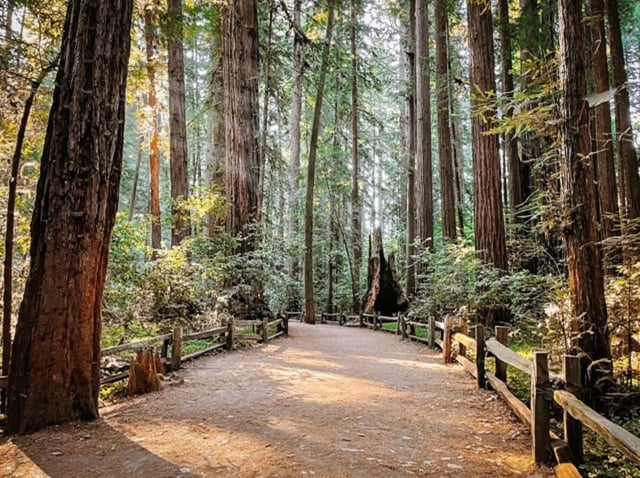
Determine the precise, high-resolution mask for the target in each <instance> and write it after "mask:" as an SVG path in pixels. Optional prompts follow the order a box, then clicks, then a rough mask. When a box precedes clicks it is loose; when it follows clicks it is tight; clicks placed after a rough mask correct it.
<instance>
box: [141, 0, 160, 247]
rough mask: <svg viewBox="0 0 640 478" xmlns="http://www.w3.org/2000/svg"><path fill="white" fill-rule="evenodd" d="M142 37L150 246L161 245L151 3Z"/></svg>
mask: <svg viewBox="0 0 640 478" xmlns="http://www.w3.org/2000/svg"><path fill="white" fill-rule="evenodd" d="M144 38H145V47H146V50H147V51H146V56H147V65H146V67H147V81H148V85H147V105H149V109H150V110H151V137H150V138H149V213H150V214H151V247H152V248H153V249H160V247H162V225H161V224H160V146H159V141H160V134H159V132H158V121H159V118H158V116H159V115H158V105H157V98H156V84H155V83H156V59H155V48H156V46H155V43H156V33H155V11H154V5H153V3H152V4H150V5H146V6H145V10H144Z"/></svg>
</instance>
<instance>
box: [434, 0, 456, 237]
mask: <svg viewBox="0 0 640 478" xmlns="http://www.w3.org/2000/svg"><path fill="white" fill-rule="evenodd" d="M434 8H435V36H436V38H435V40H436V97H437V110H438V160H439V164H440V198H441V199H440V206H441V209H440V210H441V214H442V236H443V239H444V240H445V242H446V241H449V242H455V241H456V211H455V203H456V199H455V184H454V169H453V158H452V155H451V126H450V125H451V118H450V115H449V75H448V64H449V60H448V56H449V55H448V52H447V48H448V46H447V1H446V0H436V1H435V6H434Z"/></svg>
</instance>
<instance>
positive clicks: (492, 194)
mask: <svg viewBox="0 0 640 478" xmlns="http://www.w3.org/2000/svg"><path fill="white" fill-rule="evenodd" d="M467 10H468V18H469V21H468V25H469V60H470V61H469V63H470V82H471V95H472V96H471V114H472V123H471V131H472V148H473V177H474V185H473V191H474V218H475V247H476V250H477V251H478V253H479V254H480V257H481V258H482V260H483V261H484V262H486V263H488V264H492V265H493V266H495V267H497V268H499V269H506V268H507V251H506V241H505V229H504V221H503V214H502V197H501V183H500V155H499V145H498V136H497V135H496V134H494V133H491V132H490V130H491V128H493V126H494V125H495V122H496V106H495V104H492V102H493V99H492V97H491V96H492V94H493V93H494V92H495V90H496V82H495V73H494V66H495V60H494V52H493V21H492V17H491V8H490V7H489V6H488V5H487V4H486V3H485V2H478V1H476V0H469V1H468V2H467Z"/></svg>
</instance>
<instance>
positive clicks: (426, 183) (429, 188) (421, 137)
mask: <svg viewBox="0 0 640 478" xmlns="http://www.w3.org/2000/svg"><path fill="white" fill-rule="evenodd" d="M415 22H416V36H415V38H416V43H415V45H416V156H415V167H416V179H417V181H416V190H417V195H416V196H417V201H416V202H417V204H416V206H417V207H416V209H417V221H416V225H417V236H418V238H419V240H420V244H421V248H422V247H423V248H425V249H433V167H432V164H431V161H432V157H431V86H430V82H431V75H430V72H429V70H430V66H429V5H428V4H427V0H416V20H415ZM418 264H421V263H420V262H419V263H418ZM420 272H422V271H420Z"/></svg>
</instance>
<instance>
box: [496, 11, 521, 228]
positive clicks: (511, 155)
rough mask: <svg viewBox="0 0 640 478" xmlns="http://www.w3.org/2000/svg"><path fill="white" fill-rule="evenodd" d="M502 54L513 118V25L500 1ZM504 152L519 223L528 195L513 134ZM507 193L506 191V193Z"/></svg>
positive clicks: (506, 101)
mask: <svg viewBox="0 0 640 478" xmlns="http://www.w3.org/2000/svg"><path fill="white" fill-rule="evenodd" d="M498 15H499V30H498V31H499V33H500V46H501V48H500V52H501V55H500V56H501V60H502V97H503V101H504V104H505V106H504V110H503V114H502V115H503V118H505V119H509V118H511V117H512V116H513V105H512V101H513V90H514V84H513V72H512V70H513V61H512V59H511V52H512V47H511V35H512V34H511V30H512V29H511V24H510V23H509V1H508V0H498ZM504 152H505V161H506V163H507V170H508V172H509V174H508V176H507V177H508V178H509V182H508V192H509V208H510V209H511V214H512V216H513V219H514V221H516V222H518V219H519V217H518V209H519V207H520V206H522V205H523V203H524V201H525V199H526V195H525V194H524V193H523V191H522V185H521V183H520V157H519V155H518V142H517V140H516V137H515V135H514V134H513V133H510V132H506V133H505V134H504ZM505 192H506V191H505Z"/></svg>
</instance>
